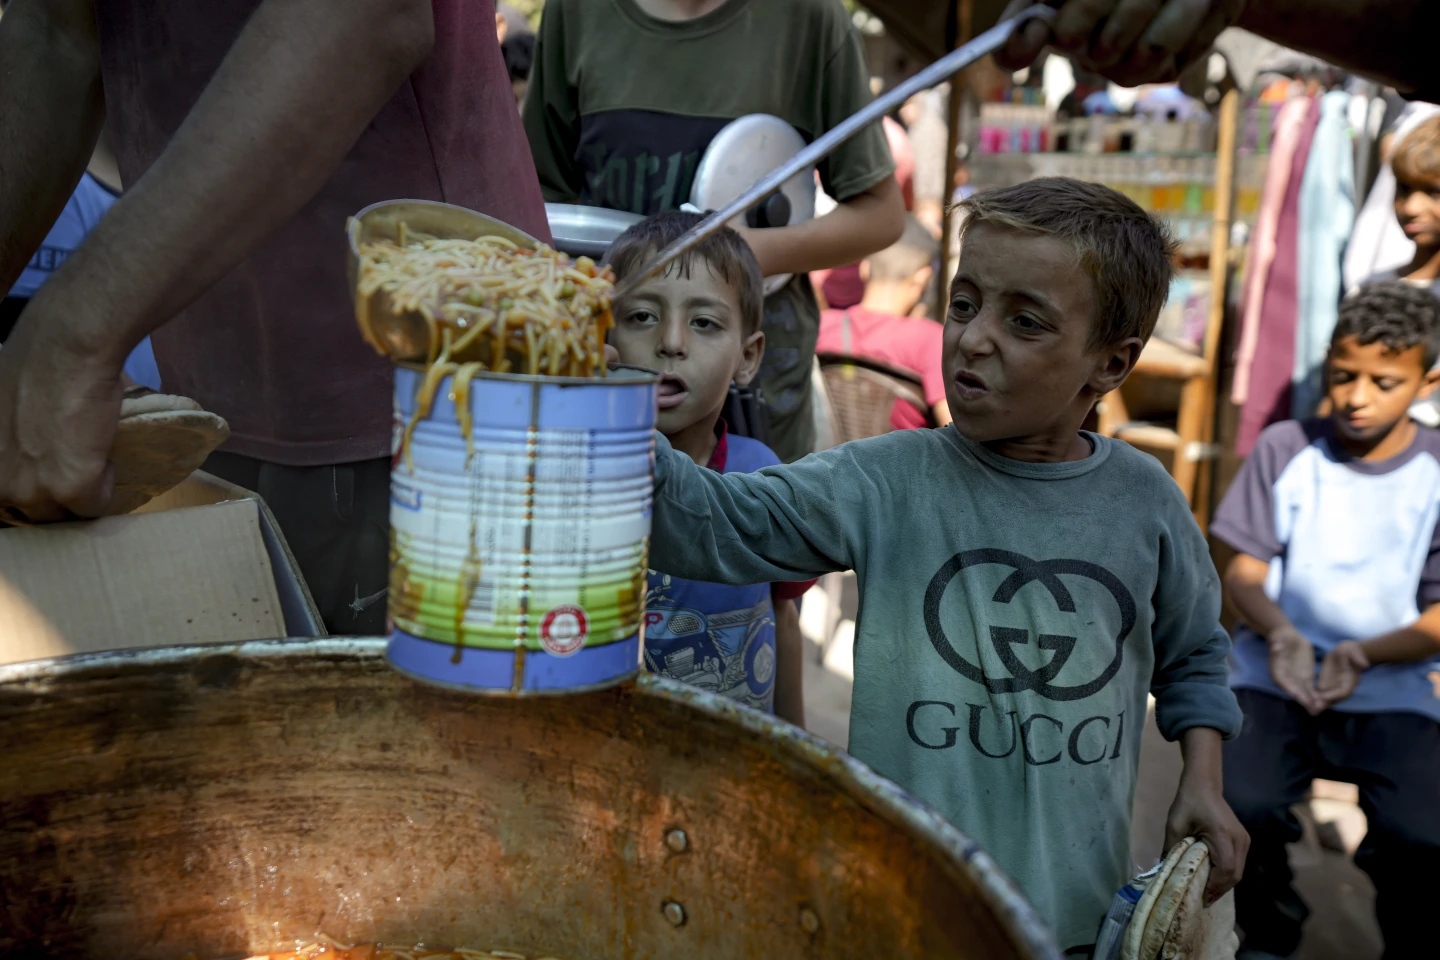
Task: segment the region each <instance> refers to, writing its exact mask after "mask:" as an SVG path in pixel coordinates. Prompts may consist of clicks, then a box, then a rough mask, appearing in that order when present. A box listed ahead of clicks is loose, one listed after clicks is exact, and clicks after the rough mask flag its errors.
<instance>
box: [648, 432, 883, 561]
mask: <svg viewBox="0 0 1440 960" xmlns="http://www.w3.org/2000/svg"><path fill="white" fill-rule="evenodd" d="M875 446H876V443H875V441H866V442H861V443H860V444H858V445H857V444H846V445H844V446H843V447H836V448H834V449H832V450H826V451H825V452H824V453H819V454H812V455H811V456H809V457H806V458H805V459H804V460H801V461H800V462H798V463H792V464H789V465H782V466H775V467H766V468H765V469H763V470H760V471H758V472H756V473H726V474H720V473H716V472H715V471H713V470H707V469H705V468H703V467H698V466H696V465H695V462H694V461H693V460H691V459H690V458H689V457H687V456H685V455H684V454H680V453H676V452H675V451H674V450H673V449H672V448H671V446H670V442H669V441H668V440H666V439H665V437H664V436H663V435H661V434H659V433H657V434H655V507H654V519H653V528H652V531H651V534H650V566H651V567H653V568H654V569H656V570H664V571H665V572H666V573H669V574H671V575H672V576H677V577H684V578H686V579H688V580H707V581H709V582H711V583H729V584H747V583H782V582H785V581H794V580H809V579H811V578H814V577H818V576H820V575H821V574H825V573H832V572H834V571H837V570H849V569H851V568H852V567H853V566H854V565H855V560H856V557H858V556H860V555H861V554H862V552H863V549H864V546H863V544H864V530H865V527H864V523H865V520H866V518H867V517H868V516H869V515H870V514H871V513H873V512H874V508H873V506H870V507H867V506H866V504H867V502H868V503H870V504H872V505H873V504H874V503H879V502H883V499H881V498H884V497H885V496H886V495H887V493H888V489H887V488H885V487H884V477H883V475H880V472H879V471H875V472H874V475H871V474H869V473H867V471H866V470H865V469H864V465H863V463H862V462H861V461H862V460H873V459H875V457H874V456H873V455H869V454H867V451H866V448H867V447H868V448H871V449H874V447H875ZM879 446H882V447H886V446H887V444H885V443H880V444H879ZM857 447H858V454H857Z"/></svg>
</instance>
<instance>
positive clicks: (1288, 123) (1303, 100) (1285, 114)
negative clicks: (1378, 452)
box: [1230, 97, 1310, 406]
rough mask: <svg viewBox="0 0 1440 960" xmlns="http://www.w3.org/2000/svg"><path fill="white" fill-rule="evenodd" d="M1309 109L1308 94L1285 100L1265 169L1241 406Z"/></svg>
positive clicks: (1239, 385)
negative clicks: (1282, 209) (1279, 226)
mask: <svg viewBox="0 0 1440 960" xmlns="http://www.w3.org/2000/svg"><path fill="white" fill-rule="evenodd" d="M1309 108H1310V100H1309V98H1308V97H1295V98H1294V99H1292V100H1287V101H1286V102H1285V105H1284V106H1282V107H1281V108H1280V113H1279V115H1278V116H1276V118H1275V135H1274V138H1273V141H1272V147H1273V149H1272V150H1271V153H1270V161H1269V163H1268V165H1267V166H1266V168H1265V186H1264V188H1263V190H1262V192H1261V194H1260V210H1259V214H1258V216H1257V217H1256V220H1255V238H1254V240H1253V241H1252V242H1251V244H1250V258H1249V263H1248V264H1247V265H1246V268H1245V291H1244V296H1243V297H1242V298H1241V300H1240V343H1239V346H1238V347H1237V348H1236V351H1235V381H1234V384H1233V386H1232V387H1231V390H1230V399H1231V401H1232V402H1234V403H1235V404H1236V405H1237V406H1239V405H1243V404H1244V403H1245V395H1246V393H1247V391H1248V390H1249V389H1250V365H1251V364H1252V363H1253V362H1254V360H1255V344H1256V338H1257V337H1258V336H1259V334H1260V308H1261V303H1262V301H1263V299H1264V296H1265V282H1266V278H1267V277H1268V276H1269V274H1270V264H1271V262H1272V261H1273V260H1274V259H1275V229H1276V224H1277V223H1278V222H1279V220H1280V207H1281V205H1282V204H1283V203H1284V202H1285V190H1286V188H1287V187H1288V186H1289V185H1290V167H1291V161H1292V160H1293V158H1294V156H1295V147H1296V144H1297V143H1298V142H1299V139H1300V130H1301V128H1302V127H1303V126H1304V125H1305V119H1306V117H1307V116H1308V111H1309Z"/></svg>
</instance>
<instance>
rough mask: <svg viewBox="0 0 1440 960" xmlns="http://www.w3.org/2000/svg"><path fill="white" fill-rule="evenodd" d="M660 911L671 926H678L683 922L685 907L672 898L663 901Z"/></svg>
mask: <svg viewBox="0 0 1440 960" xmlns="http://www.w3.org/2000/svg"><path fill="white" fill-rule="evenodd" d="M660 912H661V913H663V914H665V919H666V920H669V921H670V925H671V926H672V927H679V926H682V925H684V923H685V908H684V907H683V906H681V905H680V904H678V903H676V902H675V901H674V900H667V901H665V905H664V906H663V907H661V908H660Z"/></svg>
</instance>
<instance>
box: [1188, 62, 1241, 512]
mask: <svg viewBox="0 0 1440 960" xmlns="http://www.w3.org/2000/svg"><path fill="white" fill-rule="evenodd" d="M1239 104H1240V94H1239V91H1237V90H1233V89H1232V90H1231V91H1229V92H1228V93H1226V94H1225V96H1224V98H1223V99H1222V100H1221V101H1220V125H1219V131H1218V132H1219V138H1218V142H1217V143H1216V150H1215V211H1214V220H1213V223H1212V226H1211V231H1212V232H1211V235H1210V315H1209V317H1208V318H1207V319H1206V323H1205V339H1204V341H1203V346H1202V348H1201V358H1202V359H1203V360H1204V361H1205V372H1204V373H1203V374H1202V375H1200V376H1198V377H1195V378H1193V379H1191V380H1190V381H1188V382H1187V383H1186V384H1185V387H1184V391H1183V392H1182V393H1181V397H1180V422H1179V423H1178V424H1176V426H1177V428H1178V432H1179V434H1180V436H1181V438H1182V440H1183V441H1184V442H1183V443H1182V444H1181V446H1180V448H1179V449H1178V450H1176V451H1175V482H1176V483H1178V484H1180V489H1181V490H1184V491H1185V495H1186V497H1188V498H1189V500H1190V509H1191V511H1192V512H1193V513H1194V514H1195V522H1196V523H1197V524H1199V525H1200V529H1201V530H1202V531H1203V530H1205V528H1206V524H1208V523H1209V520H1210V488H1211V483H1212V481H1213V479H1214V475H1215V460H1216V451H1215V448H1214V444H1215V411H1216V398H1217V396H1218V389H1217V387H1218V384H1217V383H1216V380H1217V378H1218V376H1219V372H1220V362H1219V361H1220V357H1219V354H1220V340H1221V334H1222V332H1223V327H1224V323H1225V304H1226V300H1227V297H1226V284H1227V282H1228V281H1229V277H1230V219H1231V215H1232V211H1233V210H1234V208H1235V130H1236V127H1237V125H1238V116H1239Z"/></svg>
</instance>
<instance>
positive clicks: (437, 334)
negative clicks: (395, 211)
mask: <svg viewBox="0 0 1440 960" xmlns="http://www.w3.org/2000/svg"><path fill="white" fill-rule="evenodd" d="M359 253H360V267H359V276H358V283H357V289H356V303H355V310H356V319H357V320H358V321H359V324H360V333H361V335H362V336H364V337H365V341H366V342H367V343H369V344H370V345H371V346H372V347H374V348H375V349H376V350H377V351H379V352H380V353H385V352H386V350H385V346H384V343H383V341H382V340H381V339H380V338H379V337H378V336H377V335H376V333H375V330H374V329H373V327H372V325H371V322H370V311H371V302H372V300H373V299H374V298H375V297H376V296H377V295H384V296H386V297H388V298H389V302H390V306H391V307H392V308H393V309H394V310H396V311H397V312H412V311H413V312H414V313H416V314H418V315H419V316H420V317H422V318H423V319H424V321H425V324H426V326H427V328H428V332H429V355H428V356H427V358H426V360H427V362H428V363H429V364H430V365H432V366H435V365H440V366H444V367H448V368H449V369H447V370H446V372H452V371H454V370H455V369H458V368H460V367H463V366H465V365H470V364H473V365H475V368H476V369H484V370H489V371H491V372H493V373H526V374H530V375H532V376H533V375H536V374H544V375H546V376H552V377H590V376H604V375H605V352H604V351H605V333H606V331H607V330H609V328H610V325H611V319H610V295H611V292H612V290H613V281H614V276H613V275H612V274H611V273H610V271H609V270H608V269H605V268H602V267H598V266H596V265H595V263H594V262H593V261H592V260H590V258H588V257H581V258H580V259H579V260H573V261H572V260H571V259H570V258H569V257H567V256H566V255H565V254H563V253H557V252H556V251H554V250H552V249H550V248H549V247H547V246H545V245H544V244H540V245H538V246H537V247H536V248H535V249H534V250H530V249H526V248H525V247H521V246H519V245H517V244H515V243H513V242H512V241H510V240H507V239H505V238H504V237H496V236H485V237H480V238H479V239H476V240H439V239H436V238H434V237H430V236H425V235H423V234H419V233H411V232H409V231H407V230H406V228H405V225H404V224H401V225H400V229H399V230H398V237H397V240H394V241H392V240H374V241H369V242H367V243H363V244H361V245H360V250H359Z"/></svg>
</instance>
